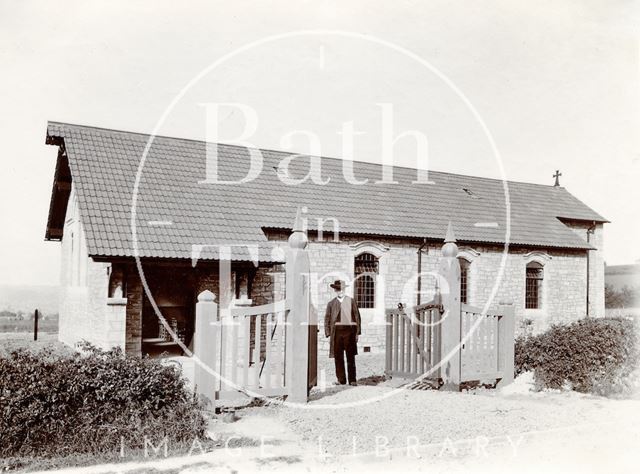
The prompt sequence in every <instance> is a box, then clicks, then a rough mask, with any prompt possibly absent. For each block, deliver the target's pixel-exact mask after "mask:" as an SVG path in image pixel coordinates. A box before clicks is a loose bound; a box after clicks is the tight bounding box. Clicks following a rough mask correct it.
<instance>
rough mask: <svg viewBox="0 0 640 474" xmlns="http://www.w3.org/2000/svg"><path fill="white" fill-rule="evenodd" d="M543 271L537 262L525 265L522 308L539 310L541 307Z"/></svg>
mask: <svg viewBox="0 0 640 474" xmlns="http://www.w3.org/2000/svg"><path fill="white" fill-rule="evenodd" d="M543 278H544V270H543V267H542V265H541V264H539V263H538V262H531V263H529V264H527V278H526V283H525V298H524V307H525V308H527V309H539V308H540V307H541V306H542V280H543Z"/></svg>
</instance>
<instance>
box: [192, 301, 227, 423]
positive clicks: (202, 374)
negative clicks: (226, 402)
mask: <svg viewBox="0 0 640 474" xmlns="http://www.w3.org/2000/svg"><path fill="white" fill-rule="evenodd" d="M215 300H216V297H215V295H214V294H213V293H212V292H211V291H209V290H205V291H203V292H202V293H200V294H199V295H198V302H197V303H196V322H195V333H194V335H193V339H194V343H193V354H194V355H195V356H196V357H197V358H198V359H199V360H198V361H195V370H194V385H195V391H196V393H197V394H198V396H199V397H200V399H201V400H202V401H203V402H204V403H205V404H206V405H207V408H209V409H210V410H211V411H215V399H216V392H217V378H218V377H217V376H216V374H217V372H216V370H217V364H216V362H217V360H218V359H219V358H220V345H219V342H220V341H219V334H220V323H219V321H218V304H217V303H216V301H215Z"/></svg>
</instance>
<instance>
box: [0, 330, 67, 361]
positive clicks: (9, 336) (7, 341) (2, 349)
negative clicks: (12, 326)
mask: <svg viewBox="0 0 640 474" xmlns="http://www.w3.org/2000/svg"><path fill="white" fill-rule="evenodd" d="M45 347H50V348H52V349H53V350H54V352H55V353H57V354H68V353H71V352H73V350H72V349H71V348H70V347H68V346H65V345H64V344H62V343H61V342H58V335H57V334H47V333H44V334H39V335H38V340H37V341H34V340H33V334H29V333H3V334H0V356H2V355H3V354H6V353H8V352H11V351H13V350H16V349H29V350H32V351H39V350H40V349H44V348H45Z"/></svg>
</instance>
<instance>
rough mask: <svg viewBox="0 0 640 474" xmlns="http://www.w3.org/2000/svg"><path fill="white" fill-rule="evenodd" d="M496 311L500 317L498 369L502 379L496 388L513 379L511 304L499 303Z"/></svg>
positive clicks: (513, 312)
mask: <svg viewBox="0 0 640 474" xmlns="http://www.w3.org/2000/svg"><path fill="white" fill-rule="evenodd" d="M498 311H500V314H501V315H502V317H501V318H500V320H499V326H498V351H499V352H498V367H499V368H500V372H501V374H502V378H501V379H500V381H499V382H498V384H497V387H504V386H505V385H509V384H510V383H511V382H513V379H514V365H515V360H514V359H515V346H514V344H515V310H514V307H513V304H506V303H501V304H500V306H498Z"/></svg>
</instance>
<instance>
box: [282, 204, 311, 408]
mask: <svg viewBox="0 0 640 474" xmlns="http://www.w3.org/2000/svg"><path fill="white" fill-rule="evenodd" d="M307 244H308V239H307V234H306V233H305V231H304V227H303V225H302V217H301V212H300V208H298V212H297V215H296V221H295V224H294V226H293V233H292V234H291V235H290V236H289V249H288V251H287V265H286V299H287V301H289V302H290V303H291V311H290V312H289V317H288V318H287V321H286V322H287V324H286V336H285V337H286V346H285V347H286V348H285V350H286V355H285V384H286V387H287V392H288V401H292V402H296V403H306V402H307V377H308V373H307V371H308V363H309V316H310V304H311V301H310V291H309V270H310V263H309V255H308V253H307V250H306V247H307Z"/></svg>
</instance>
